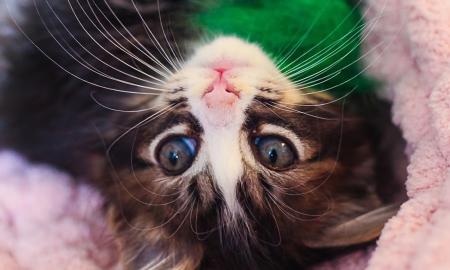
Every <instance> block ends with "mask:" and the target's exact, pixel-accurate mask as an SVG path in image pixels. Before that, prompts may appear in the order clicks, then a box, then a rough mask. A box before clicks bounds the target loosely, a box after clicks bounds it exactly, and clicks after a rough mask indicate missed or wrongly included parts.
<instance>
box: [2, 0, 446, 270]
mask: <svg viewBox="0 0 450 270" xmlns="http://www.w3.org/2000/svg"><path fill="white" fill-rule="evenodd" d="M380 15H382V18H381V19H380V20H378V22H377V23H376V24H375V26H374V28H373V32H371V34H370V36H369V39H368V40H367V44H366V47H367V48H368V50H370V48H374V47H375V46H376V45H377V44H380V42H383V43H381V44H383V45H382V46H379V47H376V48H377V50H375V51H374V52H373V51H372V53H370V54H368V56H367V63H368V66H369V67H370V69H369V71H370V72H371V73H372V74H374V75H376V76H377V77H379V78H380V79H381V80H383V81H385V82H386V83H387V84H386V88H385V91H384V93H383V94H384V96H385V97H387V98H389V99H391V100H392V101H393V103H394V109H393V119H394V122H395V123H396V124H398V125H399V126H400V127H401V129H402V130H403V134H404V137H405V138H406V140H407V142H408V149H407V151H408V155H409V157H410V165H409V166H408V180H407V183H406V186H407V191H408V196H409V198H410V199H409V200H408V201H407V202H406V203H405V204H404V205H403V206H402V207H401V210H400V212H399V213H398V214H397V216H396V217H394V218H392V219H391V220H390V221H389V222H388V224H387V225H386V227H385V229H384V231H383V233H382V236H381V238H380V239H379V241H378V243H377V246H376V247H373V248H369V249H367V250H361V251H358V252H356V253H354V254H350V255H347V256H345V257H343V258H340V259H338V260H337V261H334V262H328V263H326V264H324V265H322V266H321V267H320V269H322V270H324V269H346V270H348V269H350V270H360V269H361V270H362V269H368V270H384V269H396V270H402V269H404V270H406V269H433V270H435V269H450V1H448V0H369V1H368V3H367V16H366V17H367V19H368V21H371V20H373V19H375V18H377V16H380ZM385 45H386V46H387V47H386V46H385ZM117 258H118V254H117V247H116V245H115V243H114V239H113V238H112V237H111V236H110V234H109V232H108V230H107V227H106V225H105V221H104V217H103V216H102V211H101V198H100V197H99V196H98V194H96V193H95V192H93V191H92V190H90V189H89V188H87V187H86V186H83V185H81V186H76V185H74V184H73V182H72V181H71V179H70V178H69V177H68V176H66V175H65V174H63V173H60V172H57V171H55V170H53V169H51V168H48V167H45V166H35V165H30V164H28V163H26V162H25V161H24V160H22V159H21V158H20V157H18V156H17V155H15V154H12V153H9V152H3V153H0V269H8V270H19V269H36V270H40V269H42V270H44V269H45V270H56V269H58V270H61V269H74V270H75V269H77V270H94V269H120V267H119V266H118V265H117Z"/></svg>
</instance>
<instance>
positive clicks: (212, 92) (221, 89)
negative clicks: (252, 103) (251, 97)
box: [203, 69, 239, 109]
mask: <svg viewBox="0 0 450 270" xmlns="http://www.w3.org/2000/svg"><path fill="white" fill-rule="evenodd" d="M215 70H216V71H217V72H218V73H219V78H218V79H217V80H216V81H214V83H213V84H212V85H211V86H210V87H209V88H208V90H207V91H206V93H205V95H204V96H203V98H204V100H205V102H206V106H208V108H210V109H226V108H228V107H231V106H233V105H234V104H235V103H236V101H238V100H239V93H238V92H237V91H236V90H235V89H234V87H233V86H232V85H230V84H229V83H228V82H227V81H226V80H225V78H224V77H223V74H224V72H225V71H226V70H223V69H220V70H218V69H215Z"/></svg>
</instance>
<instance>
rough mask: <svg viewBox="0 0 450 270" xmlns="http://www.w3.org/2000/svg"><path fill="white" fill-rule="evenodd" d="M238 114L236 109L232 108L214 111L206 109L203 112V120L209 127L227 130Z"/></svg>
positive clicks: (221, 108) (215, 109)
mask: <svg viewBox="0 0 450 270" xmlns="http://www.w3.org/2000/svg"><path fill="white" fill-rule="evenodd" d="M238 113H239V112H238V111H237V109H236V107H233V106H229V107H220V108H214V109H209V108H207V109H206V110H205V119H206V121H207V123H208V125H210V126H211V127H215V128H227V127H230V126H232V125H233V124H234V123H235V122H236V118H237V117H238Z"/></svg>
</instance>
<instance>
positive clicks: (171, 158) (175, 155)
mask: <svg viewBox="0 0 450 270" xmlns="http://www.w3.org/2000/svg"><path fill="white" fill-rule="evenodd" d="M179 158H180V156H179V155H178V153H177V152H174V151H172V152H170V153H169V162H170V164H172V166H176V165H177V163H178V159H179Z"/></svg>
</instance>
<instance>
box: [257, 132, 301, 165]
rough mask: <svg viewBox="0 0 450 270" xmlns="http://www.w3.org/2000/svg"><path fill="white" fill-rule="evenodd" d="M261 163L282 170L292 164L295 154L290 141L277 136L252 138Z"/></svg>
mask: <svg viewBox="0 0 450 270" xmlns="http://www.w3.org/2000/svg"><path fill="white" fill-rule="evenodd" d="M254 144H255V146H256V151H257V155H258V157H259V160H260V161H261V163H262V164H263V165H264V166H266V167H268V168H270V169H273V170H284V169H287V168H288V167H290V166H291V165H292V164H294V162H295V159H296V155H295V152H294V150H293V149H292V146H291V144H290V143H288V142H287V141H285V140H284V139H282V138H280V137H277V136H263V137H256V138H255V139H254Z"/></svg>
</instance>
